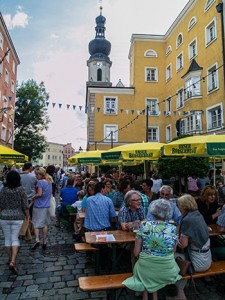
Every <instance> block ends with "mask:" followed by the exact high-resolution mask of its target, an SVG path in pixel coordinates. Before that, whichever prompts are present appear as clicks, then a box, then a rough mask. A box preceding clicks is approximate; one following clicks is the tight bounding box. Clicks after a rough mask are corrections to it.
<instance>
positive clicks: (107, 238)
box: [96, 234, 116, 242]
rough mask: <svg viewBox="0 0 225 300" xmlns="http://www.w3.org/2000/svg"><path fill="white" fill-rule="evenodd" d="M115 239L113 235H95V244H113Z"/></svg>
mask: <svg viewBox="0 0 225 300" xmlns="http://www.w3.org/2000/svg"><path fill="white" fill-rule="evenodd" d="M115 240H116V239H115V237H114V235H113V234H98V235H96V241H97V242H114V241H115Z"/></svg>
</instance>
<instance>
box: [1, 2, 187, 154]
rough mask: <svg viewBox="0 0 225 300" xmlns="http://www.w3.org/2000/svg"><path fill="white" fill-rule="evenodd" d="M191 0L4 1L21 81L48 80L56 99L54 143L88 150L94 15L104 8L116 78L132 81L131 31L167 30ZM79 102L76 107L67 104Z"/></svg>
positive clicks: (51, 134) (53, 100) (51, 112)
mask: <svg viewBox="0 0 225 300" xmlns="http://www.w3.org/2000/svg"><path fill="white" fill-rule="evenodd" d="M187 2H188V0H179V1H178V0H169V1H168V0H161V1H155V0H102V1H98V0H64V1H62V0H38V1H36V0H0V11H1V13H2V15H3V17H4V19H5V22H6V25H7V28H8V30H9V33H10V36H11V38H12V40H13V43H14V46H15V48H16V51H17V54H18V56H19V58H20V62H21V63H20V65H19V67H18V82H19V83H20V82H21V81H26V80H28V79H34V80H36V81H37V83H40V82H41V81H44V83H45V87H46V91H47V92H48V93H49V94H50V102H51V103H57V104H58V103H62V108H61V109H59V108H58V106H55V108H53V107H52V106H51V105H50V106H49V108H48V113H49V115H50V119H51V124H50V127H49V130H48V131H47V132H46V133H45V134H46V136H47V138H48V140H49V141H50V142H57V143H62V144H64V143H67V142H71V143H72V145H73V147H74V148H75V149H76V150H77V149H78V148H79V147H80V146H81V147H82V148H84V149H85V148H86V115H85V113H84V109H82V110H79V108H78V107H79V106H82V107H84V105H85V92H86V81H87V71H88V69H87V65H86V62H87V60H88V58H89V53H88V43H89V41H90V40H91V39H93V38H94V37H95V29H94V28H95V17H96V16H97V15H99V6H100V5H102V6H103V15H104V16H105V17H106V38H107V39H108V40H109V41H110V42H111V44H112V49H111V54H110V59H111V61H112V63H113V64H112V67H111V81H112V83H113V84H114V85H115V84H116V83H117V82H118V80H119V79H120V78H121V80H122V82H123V83H124V84H125V85H126V86H128V85H129V60H128V52H129V47H130V38H131V35H132V33H149V34H164V33H165V32H166V31H167V29H168V28H169V26H170V25H171V24H172V22H173V21H174V19H175V18H176V17H177V15H178V14H179V12H180V11H181V10H182V9H183V7H184V6H185V4H186V3H187ZM67 104H70V105H76V109H75V111H74V110H72V108H71V109H69V110H67V109H66V105H67Z"/></svg>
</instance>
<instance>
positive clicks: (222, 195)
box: [216, 180, 225, 203]
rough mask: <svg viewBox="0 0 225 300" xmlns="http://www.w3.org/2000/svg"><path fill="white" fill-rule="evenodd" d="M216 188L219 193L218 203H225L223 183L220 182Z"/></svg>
mask: <svg viewBox="0 0 225 300" xmlns="http://www.w3.org/2000/svg"><path fill="white" fill-rule="evenodd" d="M216 188H217V191H218V202H223V203H225V186H224V184H223V182H222V181H220V180H219V181H218V182H217V184H216Z"/></svg>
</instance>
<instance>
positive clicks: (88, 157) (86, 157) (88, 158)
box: [68, 150, 103, 165]
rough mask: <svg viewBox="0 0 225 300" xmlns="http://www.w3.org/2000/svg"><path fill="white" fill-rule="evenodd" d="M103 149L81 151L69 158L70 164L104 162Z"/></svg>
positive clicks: (96, 163)
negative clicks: (102, 157)
mask: <svg viewBox="0 0 225 300" xmlns="http://www.w3.org/2000/svg"><path fill="white" fill-rule="evenodd" d="M102 152H103V151H99V150H95V151H87V152H80V153H78V154H76V155H74V156H72V157H70V158H69V159H68V164H69V165H99V164H101V162H102V159H101V153H102Z"/></svg>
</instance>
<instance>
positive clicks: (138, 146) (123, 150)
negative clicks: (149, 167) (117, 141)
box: [102, 142, 165, 161]
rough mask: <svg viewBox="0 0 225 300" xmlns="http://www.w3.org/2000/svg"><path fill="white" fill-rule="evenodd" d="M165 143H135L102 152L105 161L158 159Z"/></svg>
mask: <svg viewBox="0 0 225 300" xmlns="http://www.w3.org/2000/svg"><path fill="white" fill-rule="evenodd" d="M164 145H165V144H163V143H151V142H148V143H134V144H126V145H122V146H118V147H115V148H113V149H110V150H108V151H105V152H103V153H102V160H103V161H105V160H106V161H110V160H114V161H116V160H121V161H122V160H134V161H145V160H157V159H158V158H159V157H160V149H161V147H162V146H164Z"/></svg>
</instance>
